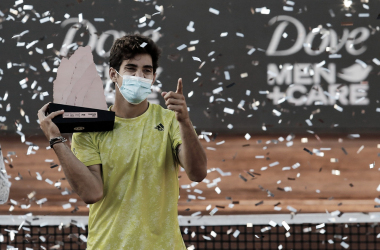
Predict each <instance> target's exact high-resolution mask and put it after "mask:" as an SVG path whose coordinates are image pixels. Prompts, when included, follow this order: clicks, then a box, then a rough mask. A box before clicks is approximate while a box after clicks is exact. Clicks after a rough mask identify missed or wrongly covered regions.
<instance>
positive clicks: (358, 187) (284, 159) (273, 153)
mask: <svg viewBox="0 0 380 250" xmlns="http://www.w3.org/2000/svg"><path fill="white" fill-rule="evenodd" d="M251 136H252V138H251V139H250V140H246V139H245V138H244V135H239V136H223V137H222V136H218V137H217V138H216V139H215V140H214V141H210V142H208V143H207V142H206V141H205V140H201V141H202V145H203V146H204V148H205V149H206V148H207V149H206V153H207V157H208V169H209V170H210V171H211V172H209V173H208V175H207V177H206V178H207V180H209V181H210V183H212V182H213V181H214V180H215V182H216V183H217V185H216V186H213V187H209V188H208V187H207V183H205V182H201V183H199V184H197V185H196V186H193V187H190V188H189V189H185V188H181V186H182V185H187V184H191V183H192V182H191V181H190V180H189V179H188V178H187V176H186V173H185V172H180V174H179V177H180V178H179V184H180V199H179V203H178V213H179V214H180V215H190V214H192V213H195V212H198V211H200V212H201V214H202V215H208V214H209V212H210V211H211V209H210V210H208V211H206V207H207V206H208V205H211V206H212V208H214V207H215V206H217V207H218V211H217V213H216V214H219V215H224V214H265V213H290V210H289V209H288V206H291V207H292V208H294V209H296V210H297V212H299V213H325V212H326V211H328V212H332V211H335V210H339V211H341V212H377V211H379V210H380V208H376V206H375V205H376V204H377V203H376V202H375V198H376V197H379V195H380V192H378V191H377V187H378V186H379V184H380V171H379V167H380V166H377V165H376V161H377V158H378V153H379V149H378V148H377V144H378V140H377V138H376V137H375V136H361V137H360V138H355V139H350V138H349V137H348V135H347V134H344V135H339V136H337V135H334V136H331V135H326V136H323V135H319V136H318V138H317V137H316V136H315V135H312V134H309V135H306V136H297V135H296V136H295V138H293V140H292V141H293V145H292V146H287V145H286V143H288V141H287V140H286V137H287V136H288V135H287V134H284V135H282V137H283V138H284V139H285V140H284V141H282V142H281V141H278V139H279V137H281V136H279V135H276V136H274V135H273V136H262V135H261V136H256V135H251ZM211 137H212V136H211ZM302 138H308V142H307V143H302V142H301V139H302ZM26 141H28V142H32V143H33V144H34V145H37V146H39V149H38V150H33V151H34V152H35V154H30V155H27V151H28V145H25V144H23V143H21V141H20V137H18V136H9V137H4V136H3V137H2V138H0V144H1V147H2V150H3V154H4V156H5V157H6V159H7V161H8V162H9V163H11V165H12V168H11V167H10V165H9V164H6V169H7V171H8V175H11V177H12V178H11V182H12V187H11V194H10V199H12V200H14V201H17V205H15V206H14V210H13V211H9V209H10V207H11V205H12V204H11V202H10V201H9V202H8V203H7V204H5V205H0V214H2V215H7V214H13V215H21V214H26V213H33V215H87V214H88V208H87V207H86V204H85V203H84V202H83V201H81V200H80V198H79V197H78V196H77V195H76V194H75V193H73V194H69V195H62V194H61V193H62V191H64V190H65V189H67V190H68V191H71V188H70V187H69V185H68V182H67V181H66V180H64V179H62V178H64V174H63V171H62V170H61V171H59V170H60V167H59V166H58V167H54V168H51V166H52V165H54V164H58V165H59V162H58V159H57V157H56V156H55V154H54V152H53V150H51V149H50V150H47V149H46V147H47V146H48V142H47V140H46V139H45V138H44V137H42V136H29V137H28V136H27V137H26ZM222 141H225V142H224V143H223V144H220V145H217V143H220V142H222ZM304 148H306V149H308V150H309V151H313V149H318V150H320V152H323V153H324V156H317V155H316V154H315V153H314V154H313V155H311V154H310V153H308V152H307V151H305V150H304ZM342 148H343V149H342ZM12 152H14V153H15V155H13V153H12ZM49 160H50V161H51V160H52V162H49ZM46 161H48V162H46ZM332 161H333V162H332ZM276 162H278V163H276ZM296 163H299V167H298V168H296V169H293V168H292V166H294V164H296ZM276 164H277V165H276ZM370 164H373V165H370ZM273 165H274V166H273ZM271 166H272V167H271ZM263 167H267V169H266V170H264V168H263ZM286 167H290V170H286V169H287V168H286ZM371 167H372V168H371ZM216 168H219V169H220V170H221V171H217V170H216ZM284 168H285V169H284ZM333 170H339V171H340V175H335V174H332V172H333ZM36 172H39V173H40V174H41V175H42V181H39V180H37V178H36V176H37V175H36ZM221 172H223V173H228V172H230V173H231V175H229V176H228V174H226V175H225V176H222V175H221V174H220V173H221ZM247 172H249V173H251V174H252V175H253V176H254V177H252V176H251V175H249V174H248V173H247ZM335 172H337V171H335ZM239 175H240V176H239ZM16 177H19V178H20V180H16V179H15V178H16ZM242 177H243V178H242ZM217 178H220V181H219V182H218V179H217ZM17 179H18V178H17ZM46 179H49V180H51V181H52V182H53V183H55V182H57V181H60V182H61V186H60V189H58V188H57V187H55V186H54V184H52V185H51V184H49V183H48V182H46V181H45V180H46ZM244 179H245V180H244ZM279 181H281V182H279ZM216 187H218V188H219V189H220V191H221V192H220V193H219V194H218V193H217V191H216V190H215V188H216ZM289 187H290V188H291V191H284V190H289ZM195 189H198V190H201V191H202V193H201V194H200V193H196V192H194V190H195ZM32 192H35V195H34V196H33V197H32V198H31V199H29V198H28V194H29V195H30V194H31V193H32ZM270 194H272V195H270ZM188 195H195V196H196V197H198V196H201V199H198V198H197V199H196V200H193V199H191V200H189V199H188ZM30 196H32V195H30ZM202 197H204V199H202ZM42 198H47V202H45V203H44V204H42V205H37V204H36V200H39V199H42ZM70 198H77V199H78V201H77V202H76V203H71V205H72V206H71V208H68V209H64V208H63V207H62V205H64V204H67V203H69V199H70ZM230 203H235V204H234V207H233V208H230V207H229V204H230ZM29 204H30V207H29ZM21 205H26V206H23V207H24V209H23V208H22V207H21ZM275 205H277V207H281V210H275V209H274V206H275ZM379 205H380V204H379ZM75 207H77V209H75Z"/></svg>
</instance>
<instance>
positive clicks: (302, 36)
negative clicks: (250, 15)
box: [266, 15, 370, 56]
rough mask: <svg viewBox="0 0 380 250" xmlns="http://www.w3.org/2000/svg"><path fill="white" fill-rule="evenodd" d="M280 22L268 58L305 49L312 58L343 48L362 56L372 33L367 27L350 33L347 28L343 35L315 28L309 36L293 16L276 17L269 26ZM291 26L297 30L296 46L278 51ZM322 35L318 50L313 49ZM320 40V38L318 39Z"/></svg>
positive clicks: (271, 42)
mask: <svg viewBox="0 0 380 250" xmlns="http://www.w3.org/2000/svg"><path fill="white" fill-rule="evenodd" d="M277 22H280V24H279V25H278V26H277V27H276V29H275V31H274V32H273V35H272V38H271V41H270V43H269V46H268V48H267V50H266V55H267V56H289V55H293V54H295V53H297V52H298V51H300V50H301V49H302V47H304V50H305V52H306V54H308V55H311V56H316V55H319V54H321V53H324V52H326V51H328V52H330V53H332V54H335V53H337V52H338V51H339V50H341V49H342V48H343V47H345V48H346V51H347V52H348V53H349V54H351V55H355V56H357V55H361V54H363V53H364V52H365V51H366V50H367V47H366V46H365V45H363V42H365V41H366V40H367V39H368V38H369V36H370V31H369V29H368V28H366V27H358V28H355V29H354V30H352V31H349V30H348V29H347V28H346V29H344V30H343V34H342V35H339V37H338V34H337V32H336V31H335V30H333V29H325V28H322V27H317V28H314V29H313V30H312V31H310V32H309V33H308V34H306V30H305V27H304V26H303V24H302V23H301V22H300V21H298V20H297V19H296V18H294V17H291V16H285V15H280V16H275V17H273V18H272V19H270V20H269V23H268V24H269V26H272V25H274V24H275V23H277ZM289 24H292V25H294V27H295V28H296V30H297V35H296V36H295V37H296V40H295V42H294V44H293V45H292V46H291V47H290V48H288V49H285V50H278V45H279V44H280V41H281V38H282V35H283V34H284V31H285V29H286V28H287V27H288V26H289ZM318 34H320V35H322V36H321V37H320V40H321V42H320V44H319V46H317V48H312V45H313V41H314V39H315V38H317V35H318ZM318 39H319V37H318Z"/></svg>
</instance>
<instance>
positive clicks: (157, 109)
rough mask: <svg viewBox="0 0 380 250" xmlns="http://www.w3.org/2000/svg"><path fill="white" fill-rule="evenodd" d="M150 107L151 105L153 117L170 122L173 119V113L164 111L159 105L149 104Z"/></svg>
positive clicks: (167, 110)
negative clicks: (159, 117)
mask: <svg viewBox="0 0 380 250" xmlns="http://www.w3.org/2000/svg"><path fill="white" fill-rule="evenodd" d="M150 105H152V113H153V114H154V115H155V116H161V117H162V118H164V119H165V120H172V119H173V118H175V113H174V112H173V111H171V110H169V109H165V108H163V107H162V106H161V105H159V104H154V103H150Z"/></svg>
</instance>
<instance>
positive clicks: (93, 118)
mask: <svg viewBox="0 0 380 250" xmlns="http://www.w3.org/2000/svg"><path fill="white" fill-rule="evenodd" d="M62 109H63V110H64V111H65V113H64V114H63V115H58V116H56V117H54V118H53V119H52V121H53V122H54V123H55V124H56V125H57V127H58V128H59V131H60V132H61V133H75V132H102V131H111V130H113V126H114V123H115V112H113V111H107V110H100V109H92V108H84V107H77V106H71V105H64V104H58V103H50V104H49V107H48V109H47V112H48V113H52V112H55V111H58V110H62Z"/></svg>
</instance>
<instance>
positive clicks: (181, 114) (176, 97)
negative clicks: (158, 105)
mask: <svg viewBox="0 0 380 250" xmlns="http://www.w3.org/2000/svg"><path fill="white" fill-rule="evenodd" d="M161 95H162V97H163V98H164V99H165V104H166V106H167V108H168V109H169V110H173V111H174V112H175V116H176V119H177V121H178V122H179V123H185V122H190V117H189V112H188V111H187V105H186V100H185V97H184V96H183V84H182V78H179V79H178V84H177V91H176V92H173V91H169V92H162V93H161Z"/></svg>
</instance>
